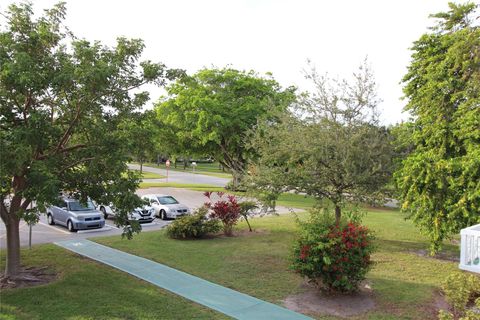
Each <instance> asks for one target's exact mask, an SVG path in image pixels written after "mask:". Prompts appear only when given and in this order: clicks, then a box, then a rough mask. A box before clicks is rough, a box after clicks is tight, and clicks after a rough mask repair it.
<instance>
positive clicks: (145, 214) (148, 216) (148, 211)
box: [97, 204, 155, 223]
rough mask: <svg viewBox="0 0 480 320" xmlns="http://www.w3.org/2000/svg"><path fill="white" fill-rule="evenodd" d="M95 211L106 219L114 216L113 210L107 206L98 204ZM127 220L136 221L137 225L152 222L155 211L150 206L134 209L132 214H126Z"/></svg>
mask: <svg viewBox="0 0 480 320" xmlns="http://www.w3.org/2000/svg"><path fill="white" fill-rule="evenodd" d="M97 209H98V210H100V211H101V212H102V214H103V217H104V218H105V219H107V218H108V217H109V216H115V210H114V208H113V207H112V206H111V205H109V206H107V205H103V204H99V205H97ZM128 219H129V220H136V221H138V222H139V223H142V222H146V223H148V222H152V221H153V220H154V219H155V209H154V208H152V207H150V206H143V207H141V208H135V210H133V212H131V213H129V214H128Z"/></svg>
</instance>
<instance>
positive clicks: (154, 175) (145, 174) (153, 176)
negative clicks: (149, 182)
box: [133, 170, 167, 179]
mask: <svg viewBox="0 0 480 320" xmlns="http://www.w3.org/2000/svg"><path fill="white" fill-rule="evenodd" d="M133 171H137V172H138V171H140V170H133ZM166 177H167V176H164V175H161V174H158V173H153V172H146V171H142V179H165V178H166Z"/></svg>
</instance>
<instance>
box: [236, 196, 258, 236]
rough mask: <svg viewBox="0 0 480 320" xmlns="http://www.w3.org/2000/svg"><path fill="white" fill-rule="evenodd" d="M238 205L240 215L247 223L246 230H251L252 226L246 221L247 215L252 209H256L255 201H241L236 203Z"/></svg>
mask: <svg viewBox="0 0 480 320" xmlns="http://www.w3.org/2000/svg"><path fill="white" fill-rule="evenodd" d="M238 205H239V206H240V215H241V216H242V217H243V219H245V222H246V223H247V225H248V230H249V231H250V232H252V231H253V230H252V227H251V226H250V222H249V221H248V216H250V215H251V214H252V211H253V210H255V209H258V205H257V203H256V202H255V201H243V202H240V203H239V204H238Z"/></svg>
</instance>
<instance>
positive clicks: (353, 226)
mask: <svg viewBox="0 0 480 320" xmlns="http://www.w3.org/2000/svg"><path fill="white" fill-rule="evenodd" d="M299 223H300V229H301V233H300V237H299V239H298V240H297V242H296V244H295V246H294V257H293V265H292V268H293V269H294V270H295V271H296V272H298V273H300V274H301V275H303V276H306V277H307V278H308V279H309V280H310V281H312V282H315V283H317V284H319V285H322V286H324V287H326V288H327V289H329V290H335V291H341V292H352V291H355V290H357V289H358V286H359V284H360V282H361V281H362V280H364V279H365V276H366V274H367V272H368V271H369V270H370V267H371V264H372V262H371V260H370V254H371V253H372V251H373V246H372V240H373V235H372V234H371V232H370V231H369V230H368V229H367V228H366V227H364V226H361V225H360V224H358V223H354V222H348V223H347V222H344V221H342V222H341V223H340V224H336V223H335V219H334V217H333V216H332V215H329V214H321V213H319V212H312V213H311V217H310V220H309V221H307V222H299Z"/></svg>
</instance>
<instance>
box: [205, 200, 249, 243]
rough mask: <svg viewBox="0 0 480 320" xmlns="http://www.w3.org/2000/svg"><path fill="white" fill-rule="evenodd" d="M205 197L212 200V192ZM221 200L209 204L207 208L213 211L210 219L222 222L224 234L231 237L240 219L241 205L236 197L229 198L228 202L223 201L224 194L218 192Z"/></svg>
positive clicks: (206, 204)
mask: <svg viewBox="0 0 480 320" xmlns="http://www.w3.org/2000/svg"><path fill="white" fill-rule="evenodd" d="M204 195H205V196H206V197H207V198H208V199H209V200H211V195H212V192H205V193H204ZM217 195H218V196H219V198H220V200H218V201H217V202H215V203H213V204H212V203H211V202H207V203H205V206H206V207H207V208H209V209H210V210H211V213H210V217H212V218H214V219H218V220H220V221H221V222H222V225H223V233H224V234H225V235H227V236H231V235H232V233H233V226H234V225H235V224H236V223H237V222H238V219H239V218H240V211H241V208H240V205H239V204H238V201H237V199H236V198H235V196H232V195H229V196H227V200H224V199H223V195H224V193H223V192H217Z"/></svg>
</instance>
